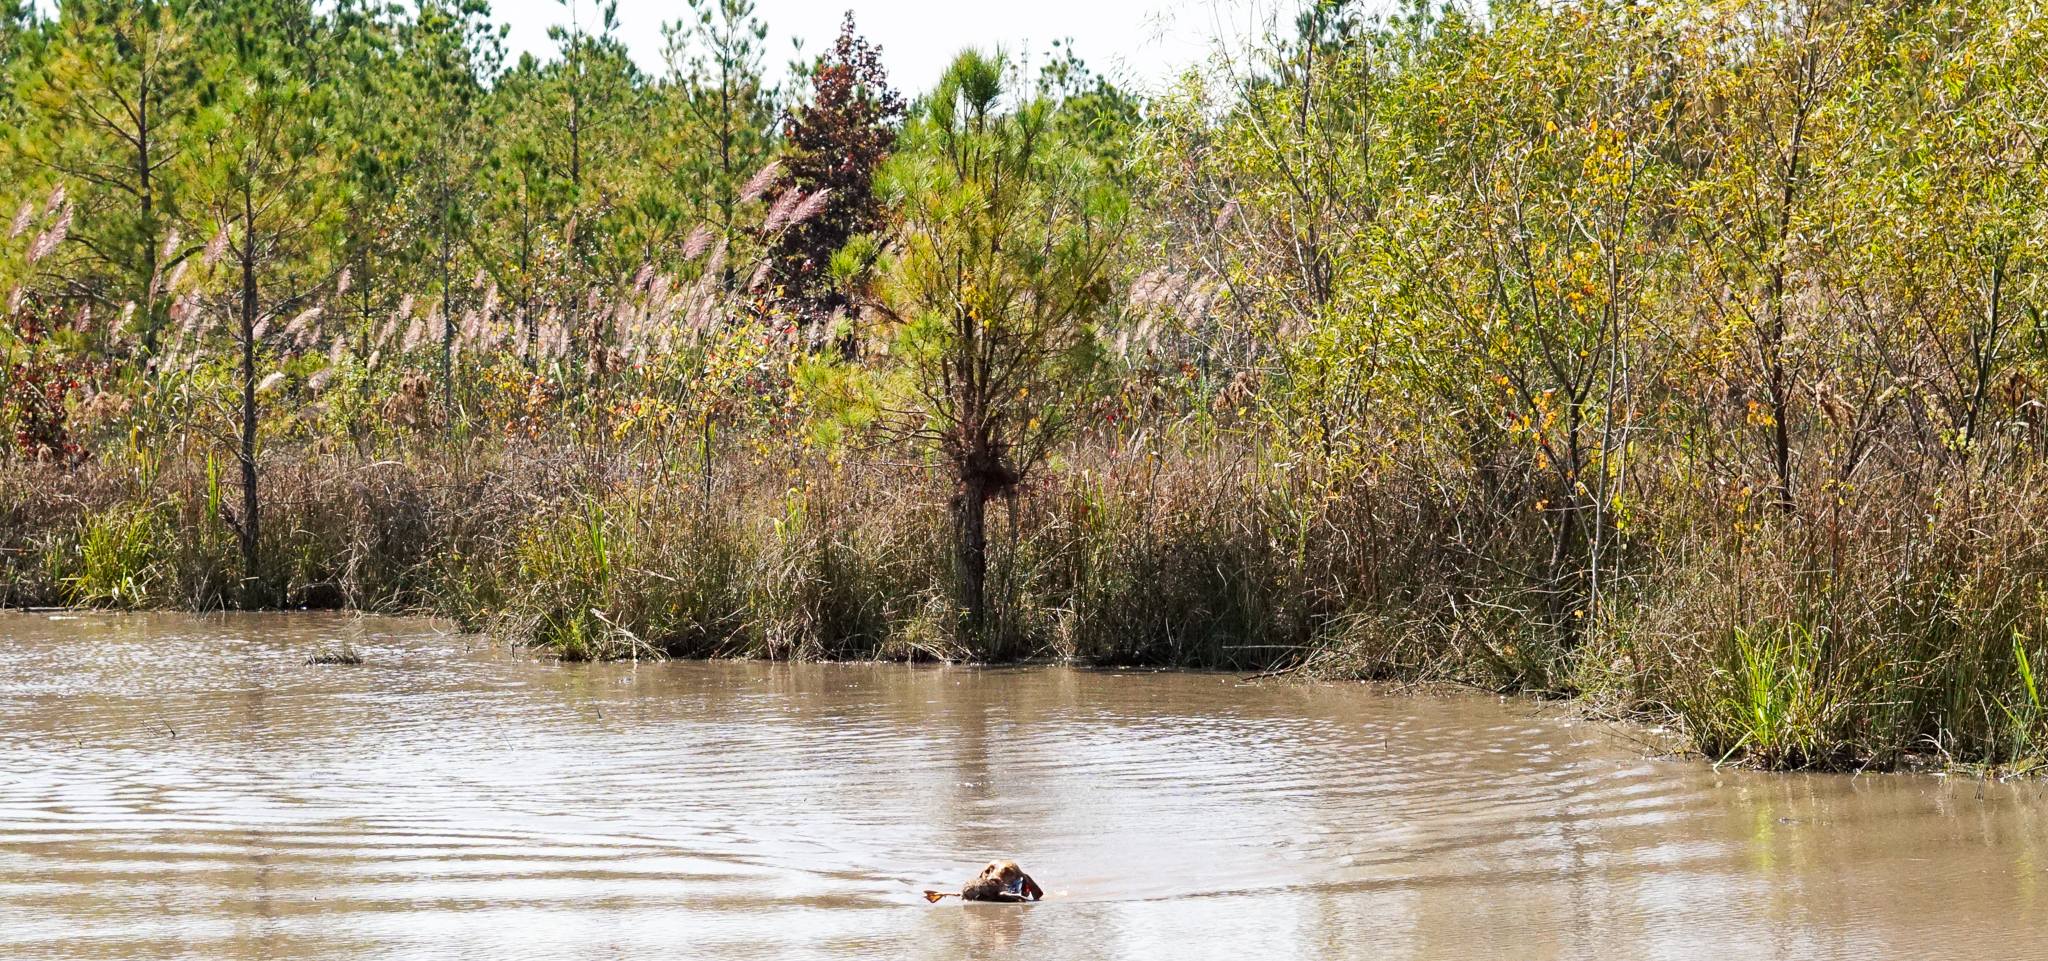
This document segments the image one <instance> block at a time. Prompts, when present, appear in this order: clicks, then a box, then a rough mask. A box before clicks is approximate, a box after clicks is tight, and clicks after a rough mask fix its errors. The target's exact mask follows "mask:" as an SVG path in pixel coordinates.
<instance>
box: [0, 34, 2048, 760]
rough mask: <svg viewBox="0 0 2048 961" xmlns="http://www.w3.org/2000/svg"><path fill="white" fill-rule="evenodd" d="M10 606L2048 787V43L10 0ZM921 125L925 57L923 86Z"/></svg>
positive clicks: (2, 582)
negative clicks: (1546, 732) (1469, 692)
mask: <svg viewBox="0 0 2048 961" xmlns="http://www.w3.org/2000/svg"><path fill="white" fill-rule="evenodd" d="M8 9H9V10H11V13H10V14H9V15H8V17H7V19H6V25H7V26H6V30H5V33H4V38H0V51H4V54H5V56H6V58H7V71H8V80H9V86H8V88H7V93H6V94H5V96H4V97H0V111H4V112H5V115H6V117H7V126H8V127H9V128H10V129H11V130H12V131H13V133H12V135H11V137H10V139H9V140H8V143H7V149H6V151H5V152H4V153H0V164H4V169H5V172H6V177H5V178H4V183H5V188H4V189H5V192H6V194H7V198H6V199H7V204H8V206H9V208H10V209H13V208H17V207H18V215H17V216H15V218H14V220H13V226H12V234H11V237H12V239H11V240H10V241H9V242H8V243H9V245H10V246H8V247H6V249H5V259H4V262H0V274H4V276H0V280H4V283H5V285H6V289H7V290H8V291H10V294H9V302H8V315H7V316H8V318H9V320H8V332H7V333H6V334H5V335H4V336H5V350H6V358H7V360H6V363H7V388H6V390H7V393H6V400H5V403H6V408H5V411H4V414H0V416H4V417H5V418H7V420H8V423H9V431H10V433H11V435H12V436H11V442H10V444H9V445H8V458H9V460H8V462H7V464H6V466H5V467H4V469H0V549H4V554H0V594H4V595H5V597H4V599H5V601H6V602H7V603H9V604H56V603H65V604H90V605H107V606H117V607H191V608H219V607H250V608H257V607H272V606H293V607H296V606H349V607H355V608H361V609H368V610H382V611H435V612H441V613H445V614H448V615H452V616H455V617H457V618H460V619H462V620H463V621H465V622H467V623H470V624H473V625H478V626H485V627H489V628H490V629H492V630H495V631H499V632H502V633H505V634H507V635H510V636H516V637H519V638H522V639H526V640H529V641H531V642H533V643H535V644H538V645H541V646H543V647H546V648H548V649H551V650H552V651H554V652H556V653H558V654H560V655H561V656H564V657H570V658H617V657H645V656H678V655H688V656H755V657H772V658H792V659H822V658H877V657H880V658H941V659H952V660H1007V659H1018V658H1043V657H1053V658H1066V659H1076V660H1084V661H1091V662H1110V663H1145V664H1166V665H1185V666H1203V667H1219V668H1230V669H1236V670H1247V671H1266V670H1282V669H1295V670H1303V671H1311V672H1317V673H1322V674H1329V675H1344V676H1364V677H1376V678H1433V679H1442V680H1452V681H1457V682H1462V683H1469V684H1474V685H1479V686H1482V687H1486V688H1489V689H1497V690H1504V691H1505V690H1520V691H1534V692H1543V693H1549V694H1558V695H1569V696H1576V697H1580V698H1583V699H1585V701H1586V702H1587V703H1588V704H1589V705H1591V706H1593V707H1595V708H1596V709H1599V710H1605V711H1611V712H1614V713H1616V714H1622V715H1630V716H1640V717H1648V718H1655V719H1659V720H1663V721H1668V722H1671V723H1673V724H1675V725H1677V726H1678V727H1679V728H1680V729H1681V730H1683V732H1684V733H1685V734H1686V735H1687V736H1688V737H1689V738H1690V740H1691V743H1692V744H1694V745H1695V746H1696V747H1697V748H1698V749H1699V750H1700V751H1702V752H1703V753H1705V754H1707V755H1709V756H1711V757H1715V758H1724V757H1725V758H1745V759H1748V760H1750V761H1753V762H1756V763H1760V764H1765V765H1771V766H1780V767H1804V766H1818V767H1831V768H1841V767H1859V768H1860V767H1868V766H1878V767H1886V766H1891V765H1894V764H1898V763H1900V762H1901V761H1903V760H1906V759H1908V758H1911V757H1915V756H1931V757H1934V758H1936V759H1939V760H1942V761H1946V762H1967V763H1981V764H1987V765H1994V766H1999V767H2001V768H2002V769H2005V770H2024V769H2030V768H2032V767H2034V766H2036V765H2039V764H2040V763H2041V761H2042V758H2043V757H2044V750H2048V748H2044V742H2043V738H2044V737H2048V718H2044V716H2043V713H2042V704H2041V694H2040V682H2039V680H2038V679H2037V677H2036V673H2035V672H2036V666H2037V665H2039V664H2041V663H2042V660H2043V658H2044V656H2048V580H2044V573H2048V532H2044V530H2043V524H2044V522H2048V510H2044V508H2048V472H2044V465H2043V457H2042V455H2043V452H2044V445H2048V400H2044V398H2043V396H2042V389H2043V388H2042V385H2043V384H2048V326H2044V324H2043V318H2042V314H2041V309H2042V299H2041V298H2042V278H2043V274H2042V270H2041V264H2040V253H2041V249H2040V248H2041V243H2042V240H2043V231H2044V229H2048V226H2044V218H2043V209H2044V208H2043V206H2042V198H2043V197H2044V196H2048V195H2044V192H2043V187H2044V186H2048V185H2044V183H2043V178H2044V170H2043V166H2042V163H2041V161H2042V155H2043V151H2044V150H2048V139H2044V138H2048V113H2044V111H2048V106H2044V105H2048V62H2044V58H2048V16H2044V14H2043V13H2042V12H2041V11H2039V10H2037V9H2035V8H2033V7H2031V6H2028V5H2025V4H2018V3H2011V2H2007V0H1989V2H1978V0H1939V2H1934V3H1928V4H1895V3H1877V4H1860V5H1857V4H1841V3H1830V2H1808V3H1797V2H1786V0H1673V2H1665V3H1656V4H1648V5H1644V4H1610V3H1604V2H1587V3H1574V4H1562V5H1534V4H1520V3H1507V4H1493V5H1490V6H1489V7H1488V8H1487V9H1485V10H1483V11H1481V10H1475V9H1469V8H1465V7H1457V6H1450V7H1441V8H1440V7H1435V6H1425V7H1416V8H1410V9H1406V10H1403V11H1402V12H1400V13H1399V14H1398V15H1391V16H1378V17H1374V16H1367V15H1366V14H1365V12H1364V11H1363V10H1362V8H1360V7H1359V6H1354V5H1351V4H1346V3H1342V2H1323V3H1319V4H1317V5H1314V6H1311V7H1309V8H1306V9H1304V10H1303V11H1301V12H1300V14H1299V16H1298V17H1296V18H1295V19H1293V20H1291V21H1281V22H1276V23H1275V24H1274V26H1273V29H1272V30H1270V31H1269V32H1268V33H1267V34H1265V35H1263V36H1258V37H1239V38H1221V39H1220V40H1219V43H1218V46H1217V52H1216V54H1215V55H1214V56H1213V57H1212V58H1210V59H1209V60H1208V61H1207V62H1205V63H1204V64H1201V65H1198V66H1197V67H1196V68H1194V69H1191V70H1190V71H1189V72H1188V73H1187V74H1186V75H1185V76H1183V77H1182V78H1180V79H1179V80H1178V81H1177V82H1175V83H1173V84H1170V85H1168V86H1166V87H1165V88H1164V89H1159V90H1153V91H1149V92H1141V91H1136V90H1132V89H1126V88H1124V87H1121V86H1119V85H1117V84H1115V83H1113V82H1111V81H1110V80H1108V79H1105V78H1103V77H1100V76H1096V75H1094V74H1092V73H1091V72H1090V71H1089V70H1088V68H1087V67H1086V66H1085V65H1084V64H1082V63H1080V62H1079V61H1078V60H1076V59H1075V58H1074V57H1073V56H1072V55H1071V54H1070V53H1069V52H1067V51H1065V50H1064V49H1063V48H1058V47H1056V48H1054V50H1053V51H1052V55H1051V56H1049V57H1048V56H1026V55H1025V54H1024V53H1023V52H1021V51H1012V52H1008V53H1002V52H997V51H980V52H973V51H970V52H968V53H965V54H963V55H962V56H961V57H960V58H959V59H958V60H957V61H955V63H954V65H953V67H952V68H951V69H950V70H949V71H948V72H947V73H946V74H945V75H944V76H943V77H940V78H907V80H905V79H903V78H893V77H890V76H889V75H888V73H887V71H886V69H885V66H884V64H885V59H884V58H883V57H882V56H881V52H880V51H878V50H876V49H874V48H873V47H871V46H870V45H868V44H867V43H865V42H864V41H863V40H862V39H861V37H860V34H859V32H858V29H857V27H856V25H855V24H854V23H853V21H852V20H851V19H850V18H849V19H848V20H847V21H846V23H845V24H843V25H842V28H841V31H840V33H839V35H838V38H837V39H836V41H835V42H834V43H833V44H832V45H831V46H830V48H829V49H828V50H827V52H825V53H824V54H823V55H821V56H820V57H818V58H816V59H814V60H813V61H810V62H808V63H806V64H804V65H803V69H802V70H801V71H798V72H796V73H794V74H792V75H790V76H789V77H788V78H786V79H784V80H781V81H779V82H778V81H776V80H774V79H773V78H772V77H771V76H770V72H769V70H768V69H767V67H766V59H767V55H766V53H765V51H764V50H763V49H762V42H763V41H762V38H763V36H764V33H763V31H762V30H761V28H760V26H759V24H758V22H757V21H756V20H755V19H754V17H753V14H752V12H751V9H750V8H749V7H748V5H747V4H746V3H745V2H744V0H705V2H703V3H701V4H695V5H693V6H692V7H691V8H690V10H691V16H690V17H687V18H685V19H684V20H683V21H681V22H679V23H677V24H675V25H674V26H673V28H672V29H671V30H670V31H669V33H668V39H669V51H670V56H669V69H668V70H667V71H666V72H664V73H662V74H659V75H650V74H647V73H643V72H641V71H640V70H639V69H637V68H636V67H634V66H633V64H632V62H631V61H630V60H629V59H628V58H627V57H626V56H625V52H624V48H623V46H622V45H621V44H620V42H619V40H618V38H617V37H616V35H615V30H614V27H613V21H612V19H611V18H610V17H609V16H599V17H597V18H596V19H595V20H587V21H581V22H583V23H585V24H589V25H590V26H588V28H587V29H584V28H577V29H564V30H562V31H559V32H558V34H557V37H556V39H557V42H558V44H559V51H558V54H557V56H556V57H554V58H553V59H550V60H546V61H539V60H535V59H533V58H522V59H521V60H520V61H519V62H517V63H513V64H508V63H506V62H505V61H504V59H503V57H502V55H501V53H500V52H499V50H500V48H499V46H498V43H499V41H498V39H497V34H496V33H495V32H494V30H493V28H492V27H491V26H490V21H489V19H488V12H487V11H486V10H485V8H484V7H483V6H482V5H481V4H472V3H464V4H459V5H455V4H440V3H424V4H422V5H420V6H419V7H417V8H406V9H391V10H387V9H385V8H383V7H369V6H363V5H359V4H355V3H348V2H344V3H341V4H337V5H331V6H330V5H321V6H319V7H317V8H315V7H312V6H303V5H294V4H292V3H261V4H253V3H252V4H237V3H226V4H205V5H199V4H191V3H182V2H166V3H142V2H82V3H66V4H64V5H62V7H61V9H60V11H59V12H58V13H57V14H56V15H55V16H54V17H50V18H47V19H44V18H40V17H38V16H37V15H35V14H34V13H33V12H31V10H30V8H27V7H23V6H20V5H14V6H11V7H9V8H8ZM905 90H923V91H924V92H923V93H921V94H918V95H916V96H914V97H913V96H909V95H907V94H906V93H905V92H903V91H905Z"/></svg>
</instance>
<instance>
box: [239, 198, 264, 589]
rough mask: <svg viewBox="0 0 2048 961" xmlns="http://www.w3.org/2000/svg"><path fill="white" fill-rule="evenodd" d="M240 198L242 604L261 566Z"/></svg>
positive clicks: (247, 262) (250, 325) (246, 251)
mask: <svg viewBox="0 0 2048 961" xmlns="http://www.w3.org/2000/svg"><path fill="white" fill-rule="evenodd" d="M242 199H243V213H244V220H243V224H244V228H243V234H242V449H241V452H240V459H241V462H242V519H241V524H240V525H238V530H237V531H236V533H237V534H239V535H241V539H242V577H243V581H242V591H243V596H244V598H245V602H244V603H245V606H246V598H248V597H250V596H251V595H252V594H253V593H256V588H257V586H258V583H259V582H258V580H257V578H258V576H259V574H260V571H261V568H260V566H259V564H258V562H259V560H260V557H259V555H258V550H259V546H260V542H259V541H258V539H257V538H258V535H259V533H260V528H259V526H258V524H259V521H258V518H257V508H256V251H255V247H254V239H253V238H254V235H255V233H256V231H255V226H256V224H255V202H254V198H253V197H252V196H251V195H250V194H249V192H248V191H247V190H244V191H243V194H242Z"/></svg>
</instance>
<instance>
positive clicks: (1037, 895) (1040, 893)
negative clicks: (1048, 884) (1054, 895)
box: [1017, 871, 1045, 901]
mask: <svg viewBox="0 0 2048 961" xmlns="http://www.w3.org/2000/svg"><path fill="white" fill-rule="evenodd" d="M1017 874H1018V875H1020V876H1022V877H1023V878H1024V893H1025V894H1028V895H1031V900H1033V901H1038V900H1043V899H1044V898H1045V890H1044V889H1043V888H1040V887H1039V886H1038V882H1037V881H1033V880H1031V875H1029V874H1025V873H1024V872H1022V871H1019V872H1017Z"/></svg>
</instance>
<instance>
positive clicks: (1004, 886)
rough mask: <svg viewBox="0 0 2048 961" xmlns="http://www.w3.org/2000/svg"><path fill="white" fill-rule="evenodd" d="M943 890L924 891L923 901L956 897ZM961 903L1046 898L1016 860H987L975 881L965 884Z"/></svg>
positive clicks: (960, 894)
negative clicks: (985, 865) (986, 864)
mask: <svg viewBox="0 0 2048 961" xmlns="http://www.w3.org/2000/svg"><path fill="white" fill-rule="evenodd" d="M955 896H956V895H954V894H952V893H951V892H946V891H926V892H925V893H924V899H925V900H927V901H931V902H934V903H936V902H937V901H938V900H939V899H940V898H949V897H955ZM957 897H959V898H960V900H962V901H1012V902H1014V901H1036V900H1038V899H1040V898H1043V897H1045V891H1044V889H1042V888H1040V887H1039V886H1038V882H1037V881H1033V880H1031V875H1029V874H1025V873H1024V869H1023V868H1020V867H1018V866H1017V862H1015V861H990V862H989V863H988V867H985V868H982V869H981V873H980V874H979V875H976V876H975V878H974V880H972V881H969V882H967V885H966V886H965V887H962V888H961V889H960V893H959V894H958V895H957Z"/></svg>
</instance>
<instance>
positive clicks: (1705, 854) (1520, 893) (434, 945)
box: [0, 614, 2048, 961]
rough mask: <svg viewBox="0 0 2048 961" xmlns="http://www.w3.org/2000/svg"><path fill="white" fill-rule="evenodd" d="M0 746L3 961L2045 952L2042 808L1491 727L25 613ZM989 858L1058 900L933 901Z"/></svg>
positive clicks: (809, 670) (1209, 682)
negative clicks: (20, 960) (578, 659)
mask: <svg viewBox="0 0 2048 961" xmlns="http://www.w3.org/2000/svg"><path fill="white" fill-rule="evenodd" d="M343 641H347V642H348V643H350V644H351V645H352V646H353V647H354V648H355V649H356V650H358V651H359V652H361V653H362V654H363V656H364V658H365V660H366V663H365V664H364V665H363V666H360V667H342V666H315V665H308V664H306V663H304V662H305V660H306V658H307V657H308V655H309V654H311V653H313V652H315V651H316V650H320V649H323V648H331V647H334V646H336V645H338V644H339V643H341V642H343ZM0 730H4V732H5V733H4V735H0V882H4V883H0V956H6V957H49V958H112V957H192V958H342V957H349V958H380V957H392V958H398V957H404V958H583V957H592V958H613V957H717V958H747V957H773V958H786V957H877V958H934V959H937V958H959V957H963V956H966V957H1025V956H1030V957H1045V958H1148V957H1161V958H1165V957H1171V958H1174V959H1176V961H1184V959H1199V958H1241V957H1251V956H1257V957H1272V958H1283V957H1301V958H1483V957H1513V958H1609V957H1622V958H1715V959H1724V958H1752V957H1754V958H1838V957H1839V958H1847V957H1857V958H1869V957H1878V956H1883V957H1935V956H1947V957H1977V958H1995V957H2013V958H2020V957H2038V956H2041V954H2042V953H2044V952H2048V948H2042V947H2041V946H2040V940H2039V939H2040V933H2041V932H2042V931H2044V930H2048V910H2044V893H2043V890H2042V887H2043V882H2044V881H2048V878H2044V877H2043V866H2042V864H2041V856H2042V853H2043V850H2044V843H2043V842H2044V832H2048V797H2044V793H2043V792H2044V788H2043V786H2042V785H2040V784H2029V785H2024V786H2022V785H1998V784H1987V785H1980V784H1979V783H1978V782H1975V781H1961V782H1954V783H1952V782H1951V781H1949V780H1946V779H1938V778H1922V777H1892V776H1883V777H1862V778H1846V777H1805V776H1763V775H1755V774H1746V773H1739V772H1731V771H1722V772H1719V773H1716V772H1713V771H1711V770H1709V769H1707V768H1705V767H1704V766H1701V765H1697V764H1690V763H1678V762H1665V761H1652V760H1645V759H1644V757H1643V755H1642V752H1641V750H1640V749H1639V748H1638V747H1636V746H1635V745H1634V744H1632V743H1630V742H1629V741H1627V740H1626V739H1624V738H1622V737H1619V736H1617V735H1616V734H1615V733H1614V732H1613V731H1611V730H1610V729H1608V728H1605V727H1603V726H1600V725H1593V724H1585V723H1574V722H1572V721H1571V720H1569V719H1568V718H1564V717H1559V716H1549V715H1548V714H1547V713H1546V712H1545V711H1544V710H1543V709H1542V708H1541V706H1540V705H1534V704H1530V703H1522V702H1509V703H1506V704H1503V703H1500V702H1498V701H1496V700H1494V699H1489V698H1479V697H1452V698H1441V697H1388V696H1382V695H1377V694H1374V693H1372V692H1370V691H1368V690H1366V689H1362V688H1360V687H1359V686H1356V685H1323V684H1297V683H1275V682H1264V683H1258V684H1247V683H1244V682H1242V681H1240V680H1239V679H1237V678H1235V677H1230V676H1219V675H1205V674H1115V673H1108V672H1090V671H1076V670H1061V669H1045V668H1031V669H1014V670H1010V669H991V670H974V669H958V668H934V667H908V666H902V665H797V666H790V665H768V664H757V663H718V664H705V663H661V664H651V663H643V664H638V665H634V664H615V665H580V666H560V665H552V664H545V663H539V662H535V661H533V660H530V659H525V658H521V657H516V656H512V655H508V654H507V653H506V652H505V651H504V650H503V649H502V648H493V647H491V646H489V645H486V644H483V643H481V642H479V641H478V640H476V639H474V638H465V637H461V636H456V635H449V634H443V633H439V632H437V631H436V630H435V629H434V627H433V626H432V625H430V624H428V623H426V622H421V621H407V620H392V619H356V618H351V617H345V616H327V615H238V616H230V617H214V618H196V617H185V616H170V615H160V616H159V615H152V616H146V617H132V616H111V615H83V616H78V617H75V618H71V619H64V620H58V619H52V618H50V617H48V616H43V615H22V614H13V615H0ZM997 855H1001V856H1007V857H1013V858H1016V859H1017V860H1019V861H1021V862H1023V863H1024V864H1025V865H1026V867H1027V868H1029V869H1030V870H1031V872H1032V873H1033V875H1034V876H1036V877H1037V878H1038V879H1039V880H1040V881H1041V882H1043V883H1044V884H1045V886H1046V888H1047V890H1048V892H1049V893H1050V894H1051V897H1050V898H1049V899H1048V901H1047V902H1045V903H1043V904H1039V905H1033V906H1029V907H1024V908H1018V907H1009V906H975V905H967V906H963V905H959V904H958V903H957V902H948V903H946V904H943V905H940V906H932V905H927V904H926V903H924V901H923V899H922V898H920V897H918V895H917V892H918V891H919V890H921V889H922V888H924V887H927V886H933V885H937V884H947V885H953V884H957V883H958V882H959V881H961V880H963V879H964V878H965V876H966V875H968V874H970V873H971V872H972V871H973V869H974V868H975V867H976V866H977V865H978V863H979V862H981V861H985V860H987V859H988V858H989V857H992V856H997Z"/></svg>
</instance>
